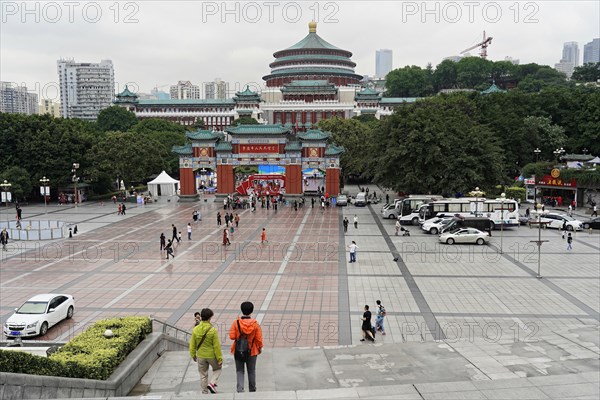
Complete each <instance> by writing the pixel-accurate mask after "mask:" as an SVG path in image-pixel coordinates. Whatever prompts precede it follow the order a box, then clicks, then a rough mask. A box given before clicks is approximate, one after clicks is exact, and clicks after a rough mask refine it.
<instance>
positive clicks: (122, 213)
mask: <svg viewBox="0 0 600 400" xmlns="http://www.w3.org/2000/svg"><path fill="white" fill-rule="evenodd" d="M125 210H127V206H126V205H125V203H123V208H122V209H121V215H125Z"/></svg>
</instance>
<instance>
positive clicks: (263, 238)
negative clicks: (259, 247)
mask: <svg viewBox="0 0 600 400" xmlns="http://www.w3.org/2000/svg"><path fill="white" fill-rule="evenodd" d="M260 243H261V244H264V243H269V241H268V240H267V230H266V229H265V228H262V232H261V234H260Z"/></svg>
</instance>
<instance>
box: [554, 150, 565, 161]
mask: <svg viewBox="0 0 600 400" xmlns="http://www.w3.org/2000/svg"><path fill="white" fill-rule="evenodd" d="M564 152H565V149H563V148H562V147H561V148H560V149H556V150H554V155H555V156H556V160H557V161H560V156H561V154H563V153H564Z"/></svg>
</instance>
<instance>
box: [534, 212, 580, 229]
mask: <svg viewBox="0 0 600 400" xmlns="http://www.w3.org/2000/svg"><path fill="white" fill-rule="evenodd" d="M538 222H539V221H538V218H537V217H536V216H533V217H532V218H531V219H530V220H529V227H533V226H534V225H536V224H537V223H538ZM541 222H542V224H544V225H545V227H546V228H554V229H562V227H563V223H565V222H566V223H567V230H568V231H580V230H581V229H583V222H581V221H579V220H577V219H575V218H573V217H569V216H568V215H567V214H556V213H546V214H542V218H541Z"/></svg>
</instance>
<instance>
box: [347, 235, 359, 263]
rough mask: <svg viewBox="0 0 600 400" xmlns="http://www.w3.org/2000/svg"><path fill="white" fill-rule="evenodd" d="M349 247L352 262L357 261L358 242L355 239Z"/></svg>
mask: <svg viewBox="0 0 600 400" xmlns="http://www.w3.org/2000/svg"><path fill="white" fill-rule="evenodd" d="M348 247H349V248H350V262H351V263H352V262H356V250H357V249H358V246H357V245H356V242H355V241H354V240H353V241H352V244H350V245H349V246H348Z"/></svg>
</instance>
